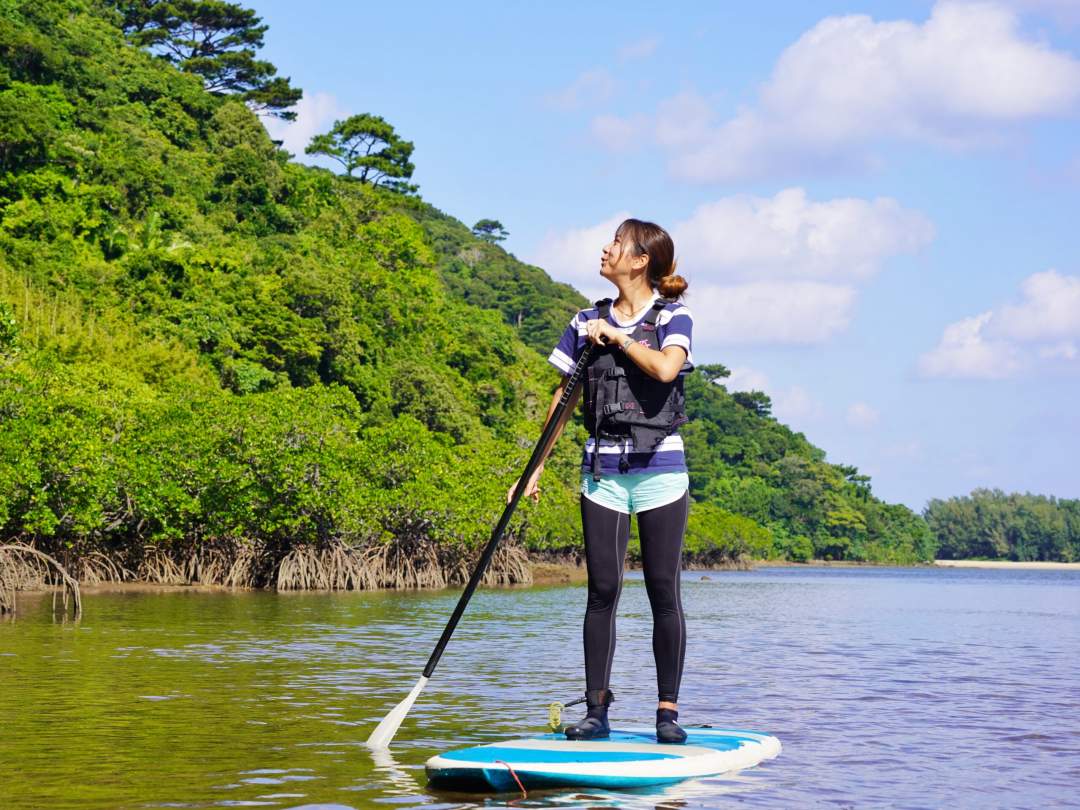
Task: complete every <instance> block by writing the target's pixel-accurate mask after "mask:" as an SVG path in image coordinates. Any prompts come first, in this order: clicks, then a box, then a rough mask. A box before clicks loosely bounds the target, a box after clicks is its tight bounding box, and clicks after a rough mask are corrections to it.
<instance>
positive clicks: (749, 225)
mask: <svg viewBox="0 0 1080 810" xmlns="http://www.w3.org/2000/svg"><path fill="white" fill-rule="evenodd" d="M250 5H251V7H253V8H254V9H255V11H256V12H257V13H258V14H259V15H260V16H261V17H262V19H263V22H264V23H265V24H267V25H268V26H269V30H268V31H267V33H266V36H265V47H264V48H263V49H262V51H261V52H260V55H261V57H262V58H265V59H268V60H270V61H271V62H272V63H273V64H274V65H275V66H276V67H277V68H278V71H279V74H280V75H284V76H288V77H290V78H291V80H292V82H293V84H294V85H296V86H299V87H301V88H303V90H304V98H303V100H302V101H301V102H300V104H299V105H298V107H297V108H296V112H297V113H298V116H297V120H296V121H295V122H294V123H291V124H285V123H283V122H280V121H276V120H268V121H267V127H268V129H269V130H270V131H271V134H272V135H273V136H274V137H276V138H280V139H282V140H283V141H284V143H285V147H286V148H287V149H289V150H290V151H291V152H293V153H294V154H295V155H296V157H297V159H298V160H300V161H302V162H307V163H317V164H321V165H326V166H334V165H335V164H332V163H327V162H323V160H324V159H319V160H314V159H312V158H310V157H309V156H306V155H304V152H303V150H304V146H306V145H307V143H308V141H309V140H310V138H311V136H312V135H314V134H317V133H321V132H326V131H328V130H329V128H330V127H331V126H332V125H333V122H334V121H335V120H339V119H343V118H346V117H348V116H349V115H353V114H357V113H365V112H366V113H373V114H376V115H381V116H382V117H384V118H385V119H386V120H387V121H389V122H390V123H391V124H392V125H393V126H394V127H395V129H396V131H397V132H398V133H399V134H400V135H401V136H402V137H404V138H406V139H408V140H410V141H412V142H413V143H414V144H415V146H416V148H415V151H414V153H413V162H414V163H415V164H416V172H415V174H414V175H413V181H414V182H416V183H418V184H419V186H420V194H421V196H423V198H424V199H425V200H427V201H428V202H430V203H432V204H433V205H435V206H436V207H438V208H439V209H441V210H443V211H445V212H447V213H448V214H451V215H453V216H455V217H457V218H458V219H460V220H462V221H463V222H465V223H466V224H470V225H471V224H472V223H474V222H476V221H477V220H479V219H482V218H493V219H497V220H499V221H501V222H502V223H503V225H504V226H505V227H506V229H507V230H508V231H509V233H510V236H509V238H508V239H507V240H506V242H505V243H504V246H505V247H506V249H507V250H509V251H510V252H512V253H513V254H514V255H515V256H517V257H518V258H520V259H523V260H525V261H528V262H531V263H534V264H537V265H539V266H541V267H543V268H544V269H545V270H546V271H548V273H549V274H550V275H551V276H552V277H554V278H556V279H558V280H561V281H566V282H568V283H571V284H573V285H574V286H575V287H577V288H578V289H579V290H581V291H582V292H583V293H585V294H586V295H588V296H590V297H601V296H604V295H608V294H611V293H613V292H614V288H610V287H609V285H607V283H606V282H604V281H603V279H601V278H600V277H599V274H598V270H599V255H600V249H601V247H602V246H603V245H604V244H605V243H606V242H607V241H608V240H609V239H610V237H611V234H612V232H613V231H614V228H615V226H616V225H617V224H618V223H619V222H620V221H621V220H622V219H623V218H625V217H627V216H635V217H639V218H642V219H647V220H651V221H654V222H657V223H659V224H660V225H662V226H663V227H665V228H666V229H668V230H669V231H670V232H671V234H672V236H673V238H674V240H675V247H676V254H677V257H678V261H679V273H680V274H681V275H683V276H684V277H685V278H686V279H687V281H688V282H689V289H688V292H687V296H686V303H687V305H688V306H689V307H690V309H691V311H692V312H693V313H694V319H695V320H694V356H695V360H696V361H697V362H698V363H723V364H724V365H725V366H726V367H728V368H729V369H731V370H732V375H731V377H730V379H728V380H727V381H726V384H727V386H728V388H729V390H750V389H757V390H763V391H765V392H766V393H767V394H769V396H770V397H771V398H772V401H773V413H774V415H775V416H776V417H777V418H778V419H780V421H782V422H784V423H786V424H788V425H790V426H791V427H792V428H794V429H795V430H798V431H801V432H803V433H805V435H806V436H807V438H808V439H809V440H810V441H811V442H813V443H814V444H816V445H817V446H819V447H821V448H823V449H824V450H825V451H826V453H827V458H828V460H829V461H832V462H836V463H844V464H852V465H854V466H856V467H858V468H859V470H860V472H863V473H866V474H869V475H871V476H872V479H873V488H874V492H875V494H876V495H878V496H879V497H882V498H884V499H886V500H888V501H890V502H902V503H905V504H907V505H908V506H910V507H911V508H912V509H915V510H917V511H919V510H922V509H923V508H924V507H925V505H926V503H927V501H928V500H929V499H931V498H948V497H952V496H958V495H965V494H968V493H970V492H971V491H972V490H973V489H975V488H978V487H996V488H1001V489H1003V490H1006V491H1014V492H1033V493H1040V494H1044V495H1055V496H1058V497H1069V498H1076V497H1080V463H1078V462H1080V439H1078V437H1080V407H1078V405H1080V228H1078V227H1077V225H1076V222H1077V219H1078V212H1080V138H1078V137H1077V136H1078V135H1080V126H1078V123H1080V117H1078V116H1080V1H1078V0H997V2H960V1H959V0H939V1H938V2H929V1H926V0H923V1H922V2H917V1H916V0H891V1H890V2H884V1H882V2H870V1H869V0H847V2H833V0H817V1H816V2H812V3H807V2H805V1H804V0H803V1H801V2H795V1H794V0H791V1H787V0H774V1H773V2H770V3H767V4H750V3H698V2H682V3H679V4H676V5H674V6H672V5H669V4H659V3H655V4H645V3H634V2H621V3H608V2H592V3H588V4H581V3H576V2H575V3H566V2H549V3H544V4H534V3H524V2H500V3H495V2H489V3H480V2H458V3H453V4H446V3H434V2H428V3H418V4H417V3H414V4H408V5H400V6H399V5H397V4H354V3H346V2H337V1H336V0H333V1H332V0H320V1H319V2H313V3H306V4H297V3H292V2H284V0H256V1H255V2H252V3H251V4H250Z"/></svg>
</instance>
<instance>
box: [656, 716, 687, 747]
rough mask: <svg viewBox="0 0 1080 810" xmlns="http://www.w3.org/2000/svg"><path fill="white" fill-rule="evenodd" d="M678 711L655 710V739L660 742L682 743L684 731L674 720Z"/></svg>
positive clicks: (684, 739) (676, 718)
mask: <svg viewBox="0 0 1080 810" xmlns="http://www.w3.org/2000/svg"><path fill="white" fill-rule="evenodd" d="M678 719H679V713H678V712H677V711H675V710H674V709H657V710H656V739H657V741H658V742H662V743H684V742H686V732H685V731H683V730H682V728H681V727H680V726H679V724H678V723H676V722H675V721H676V720H678Z"/></svg>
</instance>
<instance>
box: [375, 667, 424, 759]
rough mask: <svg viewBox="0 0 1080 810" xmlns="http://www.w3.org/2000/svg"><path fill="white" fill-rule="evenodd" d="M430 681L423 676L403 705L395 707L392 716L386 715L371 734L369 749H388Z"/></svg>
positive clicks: (402, 702)
mask: <svg viewBox="0 0 1080 810" xmlns="http://www.w3.org/2000/svg"><path fill="white" fill-rule="evenodd" d="M427 682H428V679H427V678H426V677H424V676H423V675H421V676H420V680H418V681H417V682H416V686H414V687H413V688H412V691H411V692H409V695H408V697H406V698H405V699H404V700H403V701H401V703H399V704H398V705H397V706H395V707H394V708H393V709H392V710H391V712H390V714H388V715H386V717H384V718H383V719H382V722H381V723H379V725H377V726H375V730H374V731H373V732H371V736H370V737H368V739H367V747H368V748H372V749H380V748H388V747H389V746H390V741H391V740H392V739H394V735H395V734H397V730H398V729H399V728H401V723H402V722H403V721H404V720H405V715H407V714H408V713H409V709H411V708H412V706H413V704H414V703H416V698H417V697H419V696H420V693H421V692H422V691H423V690H424V687H425V686H426V685H427Z"/></svg>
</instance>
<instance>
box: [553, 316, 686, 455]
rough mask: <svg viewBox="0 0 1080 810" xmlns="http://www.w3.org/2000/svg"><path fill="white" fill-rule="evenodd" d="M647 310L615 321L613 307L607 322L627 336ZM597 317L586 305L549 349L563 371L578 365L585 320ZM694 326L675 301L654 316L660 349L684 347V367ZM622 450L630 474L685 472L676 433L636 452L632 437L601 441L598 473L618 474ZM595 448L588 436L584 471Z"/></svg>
mask: <svg viewBox="0 0 1080 810" xmlns="http://www.w3.org/2000/svg"><path fill="white" fill-rule="evenodd" d="M657 298H659V295H653V301H655V300H656V299H657ZM648 313H649V309H648V308H645V309H643V310H642V312H641V317H639V318H637V319H636V320H634V321H630V322H628V323H623V322H622V321H620V320H618V318H617V317H616V315H615V310H614V309H612V310H611V311H610V312H609V313H608V323H610V324H611V325H612V326H614V327H615V328H617V329H619V330H620V331H622V332H624V333H625V334H627V335H629V334H631V333H632V332H633V331H634V328H635V327H636V326H637V325H638V324H639V323H640V322H641V321H643V320H644V319H645V316H646V315H647V314H648ZM599 317H600V311H599V310H598V309H597V308H596V307H589V308H588V309H583V310H581V311H580V312H578V314H577V315H575V316H574V317H573V319H571V321H570V325H569V326H567V327H566V331H565V332H563V334H562V337H561V338H559V343H558V344H557V345H556V346H555V348H554V349H552V351H551V355H550V356H549V357H548V362H549V363H551V365H553V366H555V368H557V369H559V371H561V372H562V373H563V374H570V373H571V372H572V371H573V370H574V366H575V365H577V361H578V358H579V357H581V353H582V352H583V351H584V350H585V344H586V343H587V342H588V338H587V337H586V336H585V334H586V333H585V322H586V321H591V320H595V319H596V318H599ZM693 328H694V318H693V316H692V315H691V314H690V310H689V309H687V308H686V307H685V306H684V305H683V304H680V303H678V302H675V303H672V304H668V305H667V306H666V307H664V309H663V310H662V311H661V312H660V315H659V316H658V317H657V319H656V336H657V338H658V339H659V341H660V349H661V351H662V350H663V349H666V348H667V347H668V346H682V347H683V348H684V349H686V360H687V363H689V366H684V367H683V368H684V370H689V369H690V368H691V367H693V363H694V358H693V355H692V354H691V353H690V336H691V333H692V332H693ZM624 445H625V447H624ZM624 450H625V452H626V458H627V461H628V462H629V464H630V469H629V472H630V473H652V472H686V455H685V454H684V452H683V440H682V436H680V435H679V434H678V433H672V434H671V435H670V436H668V437H667V438H665V439H664V440H663V442H661V443H660V446H659V447H658V448H656V450H652V451H643V452H637V451H635V449H634V442H633V440H632V439H625V440H624V441H613V440H609V439H603V440H601V442H600V472H601V473H602V474H603V475H618V474H619V456H620V455H622V453H623V451H624ZM594 451H595V443H594V441H593V438H592V437H591V436H590V437H589V439H588V441H586V443H585V453H584V455H583V457H582V460H581V466H582V469H583V470H591V469H592V457H593V452H594Z"/></svg>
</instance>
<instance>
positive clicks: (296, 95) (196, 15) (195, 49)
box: [106, 0, 303, 121]
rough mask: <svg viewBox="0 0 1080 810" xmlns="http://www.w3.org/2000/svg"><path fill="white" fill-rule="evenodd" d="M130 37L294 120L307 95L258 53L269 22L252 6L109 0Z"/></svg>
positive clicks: (200, 0)
mask: <svg viewBox="0 0 1080 810" xmlns="http://www.w3.org/2000/svg"><path fill="white" fill-rule="evenodd" d="M106 2H107V5H109V6H112V7H113V8H115V9H116V11H117V12H118V14H119V15H120V20H121V22H120V26H121V29H122V30H123V31H124V33H125V34H126V35H127V37H128V39H129V40H130V41H131V42H132V43H134V44H135V45H138V46H139V47H142V48H146V49H148V50H149V51H150V52H152V53H154V54H156V55H157V56H159V57H161V58H162V59H165V60H166V61H168V62H170V63H172V64H174V65H176V66H177V67H178V68H180V69H181V70H184V71H187V72H188V73H193V74H195V75H196V76H199V77H200V78H201V79H202V80H203V85H204V86H205V87H206V89H207V90H208V91H209V92H211V93H218V94H222V93H232V94H236V95H238V96H239V97H240V98H241V99H243V100H244V101H246V102H248V103H249V105H250V106H251V107H252V109H255V110H258V111H266V112H268V113H269V114H271V115H274V116H276V117H278V118H283V119H286V120H289V121H292V120H295V118H296V113H295V112H294V111H292V110H290V109H288V108H290V107H292V106H294V105H295V104H296V103H297V102H298V101H299V100H300V98H301V97H302V95H303V91H301V90H300V89H298V88H295V87H293V86H292V85H291V84H290V80H289V79H288V78H283V77H281V76H277V75H276V74H277V68H276V67H274V65H272V64H271V63H270V62H267V61H266V60H261V59H256V58H255V53H256V50H257V49H259V48H262V47H263V35H264V34H265V33H266V31H267V29H268V27H269V26H266V25H260V23H261V22H262V20H261V18H260V17H258V16H256V14H255V12H254V11H252V10H251V9H247V8H244V7H243V6H241V5H239V4H238V3H228V2H223V0H106Z"/></svg>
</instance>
